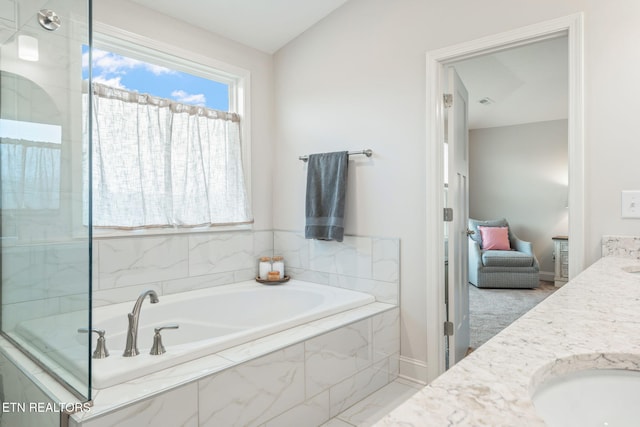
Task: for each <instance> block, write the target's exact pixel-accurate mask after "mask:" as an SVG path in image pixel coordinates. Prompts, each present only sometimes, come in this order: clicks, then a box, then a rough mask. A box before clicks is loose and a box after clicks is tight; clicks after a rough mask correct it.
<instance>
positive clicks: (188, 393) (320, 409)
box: [72, 307, 400, 427]
mask: <svg viewBox="0 0 640 427" xmlns="http://www.w3.org/2000/svg"><path fill="white" fill-rule="evenodd" d="M398 312H399V310H398V308H397V307H396V308H393V309H391V310H388V311H385V312H382V313H379V314H376V315H373V316H371V317H368V318H365V319H363V320H358V321H356V322H354V323H350V324H347V325H344V326H343V327H341V328H338V329H335V330H332V331H330V332H327V333H324V334H321V335H319V336H316V337H313V338H309V339H307V340H305V341H303V342H299V343H294V344H292V345H289V346H287V347H285V348H283V349H280V350H277V351H274V352H271V353H269V354H266V355H264V356H261V357H258V358H255V359H251V360H247V361H245V362H244V363H241V364H239V365H236V366H233V367H230V368H228V369H226V370H223V371H221V372H218V373H215V374H213V375H210V376H207V377H204V378H201V379H199V380H197V381H194V382H191V383H188V384H183V385H181V386H179V387H177V388H174V389H171V390H169V391H168V392H166V393H162V394H160V395H157V396H155V397H152V398H149V399H146V400H143V401H140V402H136V403H134V404H132V405H129V406H126V407H124V408H121V409H119V410H115V411H112V412H109V413H106V414H102V415H99V416H95V417H93V418H91V417H89V418H86V417H85V418H83V419H82V420H81V421H79V422H78V421H74V423H73V424H72V425H76V426H78V427H102V426H110V425H118V426H125V427H127V426H131V427H133V426H138V425H151V424H153V423H155V422H156V421H158V420H161V421H163V422H166V420H169V419H170V420H172V424H171V425H184V426H201V427H207V426H223V425H224V426H232V425H243V426H261V427H273V426H285V425H296V426H297V425H305V426H319V425H321V424H323V423H325V422H327V421H328V420H329V419H330V418H332V417H334V416H335V415H337V414H338V413H340V412H342V411H343V410H344V409H346V408H348V407H350V406H351V405H353V404H354V403H356V402H358V401H360V400H361V399H363V398H364V397H366V396H368V395H370V394H371V393H373V392H375V391H376V390H378V389H380V388H382V387H384V386H385V385H387V384H388V383H390V382H392V381H394V380H395V379H396V378H397V376H398V357H399V349H400V338H399V329H400V328H399V316H398ZM103 391H104V390H103ZM99 398H100V396H98V399H99ZM163 425H164V424H163Z"/></svg>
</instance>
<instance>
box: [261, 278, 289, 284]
mask: <svg viewBox="0 0 640 427" xmlns="http://www.w3.org/2000/svg"><path fill="white" fill-rule="evenodd" d="M289 279H291V277H289V276H284V277H283V278H282V279H278V280H264V279H261V278H259V277H256V282H258V283H262V284H265V285H279V284H281V283H285V282H288V281H289Z"/></svg>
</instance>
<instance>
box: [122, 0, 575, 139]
mask: <svg viewBox="0 0 640 427" xmlns="http://www.w3.org/2000/svg"><path fill="white" fill-rule="evenodd" d="M131 1H133V2H135V3H138V4H140V5H143V6H145V7H147V8H150V9H154V10H156V11H158V12H160V13H163V14H166V15H169V16H172V17H174V18H176V19H180V20H182V21H185V22H188V23H189V24H191V25H194V26H197V27H201V28H203V29H206V30H208V31H210V32H213V33H216V34H219V35H221V36H223V37H225V38H228V39H231V40H234V41H237V42H239V43H242V44H244V45H247V46H250V47H253V48H255V49H258V50H261V51H263V52H266V53H274V52H276V51H277V50H278V49H280V48H282V47H283V46H284V45H286V44H287V43H289V42H290V41H291V40H293V39H295V38H296V37H298V36H299V35H300V34H302V33H303V32H304V31H306V30H307V29H309V28H310V27H312V26H314V25H315V24H317V23H318V22H319V21H321V20H322V19H323V18H325V17H326V16H327V15H329V14H330V13H331V12H333V11H334V10H335V9H337V8H339V7H340V6H342V5H343V4H344V3H346V2H347V1H348V0H304V1H301V0H259V1H258V0H207V1H202V0H180V1H175V0H131ZM425 53H426V52H425ZM567 55H568V51H567V39H566V37H562V38H555V39H550V40H545V41H541V42H538V43H534V44H530V45H526V46H521V47H517V48H513V49H510V50H505V51H501V52H496V53H493V54H490V55H486V56H481V57H477V58H472V59H468V60H465V61H461V62H458V63H456V64H455V67H456V70H457V71H458V74H460V77H461V78H462V80H463V81H464V83H465V85H466V87H467V90H468V91H469V97H470V99H469V122H470V128H471V129H476V128H486V127H496V126H507V125H513V124H520V123H529V122H537V121H546V120H558V119H566V118H567V116H568V112H567V105H568V104H567V102H568V60H567ZM484 98H489V99H490V100H491V102H490V103H488V104H486V103H485V104H481V103H480V102H479V101H480V100H481V99H484Z"/></svg>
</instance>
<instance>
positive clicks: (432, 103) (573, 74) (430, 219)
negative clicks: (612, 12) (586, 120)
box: [427, 14, 585, 381]
mask: <svg viewBox="0 0 640 427" xmlns="http://www.w3.org/2000/svg"><path fill="white" fill-rule="evenodd" d="M582 22H583V17H582V14H576V15H571V16H568V17H564V18H559V19H556V20H552V21H548V22H543V23H540V24H535V25H532V26H528V27H524V28H520V29H517V30H514V31H510V32H507V33H501V34H498V35H495V36H490V37H485V38H483V39H479V40H474V41H472V42H468V43H463V44H460V45H456V46H451V47H447V48H443V49H439V50H437V51H432V52H429V53H428V54H427V129H428V135H427V153H428V156H429V157H428V160H427V169H428V171H429V173H428V182H427V190H428V197H427V199H428V200H427V202H428V203H427V204H428V206H429V209H428V212H427V233H428V234H427V272H428V274H427V288H428V289H427V295H428V297H427V298H428V300H427V314H428V324H427V334H428V337H427V341H428V354H427V356H428V362H429V363H428V364H427V365H428V377H429V378H428V380H429V381H430V380H432V379H434V378H435V377H436V376H438V375H439V374H441V373H442V372H444V370H445V346H446V342H445V337H444V334H443V327H442V325H443V324H444V322H445V321H446V306H445V303H444V301H445V299H444V298H445V290H444V287H443V286H442V285H441V284H442V283H443V282H444V275H445V271H444V270H445V268H444V232H443V227H442V214H443V207H444V200H443V199H444V196H443V191H442V188H443V187H444V182H443V175H444V165H443V156H444V154H443V146H444V144H443V141H444V132H443V129H444V113H443V105H442V94H443V93H444V91H443V86H442V84H443V83H442V82H443V76H444V73H445V69H446V67H447V66H448V65H450V64H452V63H454V62H457V61H461V60H463V59H469V58H473V57H478V56H481V55H486V54H487V53H491V52H498V51H502V50H506V49H510V48H513V47H517V46H523V45H527V44H531V43H534V42H539V41H542V40H545V39H550V38H556V37H560V36H566V37H567V40H568V46H569V49H568V52H569V54H568V58H569V91H568V92H569V101H568V110H569V114H568V120H567V123H568V146H569V187H568V207H569V236H570V247H571V249H572V250H571V252H570V258H569V265H570V270H569V277H570V278H571V277H574V276H575V275H576V274H577V273H579V272H580V271H582V269H583V268H584V260H585V256H584V245H583V240H584V232H583V226H584V209H583V203H584V179H583V159H584V144H583V110H584V107H583V60H582V57H583V53H582V50H583V49H582V45H583V40H582V38H583V37H582ZM449 197H451V195H449ZM454 215H455V213H454ZM452 249H453V250H456V251H457V250H467V249H466V247H465V248H451V247H450V248H449V250H450V251H451V250H452ZM449 289H450V290H451V288H449ZM449 341H451V337H449Z"/></svg>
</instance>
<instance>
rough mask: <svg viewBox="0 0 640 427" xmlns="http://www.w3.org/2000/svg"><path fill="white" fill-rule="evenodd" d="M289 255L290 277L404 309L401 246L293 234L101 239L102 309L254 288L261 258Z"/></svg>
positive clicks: (97, 276)
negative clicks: (150, 297)
mask: <svg viewBox="0 0 640 427" xmlns="http://www.w3.org/2000/svg"><path fill="white" fill-rule="evenodd" d="M272 255H283V256H284V259H285V269H286V274H287V275H290V276H292V277H295V278H297V279H300V280H305V281H308V282H314V283H320V284H325V285H331V286H337V287H341V288H347V289H353V290H357V291H361V292H366V293H370V294H373V295H374V296H375V297H376V300H377V301H380V302H385V303H390V304H396V305H397V304H398V294H399V282H400V267H399V266H400V242H399V240H398V239H391V238H375V237H358V236H345V239H344V241H343V242H341V243H338V242H324V241H317V240H306V239H305V238H304V235H303V234H302V233H300V232H293V231H280V230H278V231H271V230H268V231H249V230H247V231H237V232H220V233H202V234H193V235H184V234H183V235H167V236H144V237H142V236H137V237H123V238H102V239H97V240H96V241H95V244H94V263H93V301H94V306H101V305H107V304H113V303H118V302H123V301H129V300H133V299H135V298H136V296H137V295H138V294H139V293H140V292H142V291H143V290H145V289H154V290H155V291H156V292H158V294H159V295H161V294H171V293H176V292H184V291H188V290H192V289H199V288H204V287H210V286H217V285H224V284H230V283H236V282H241V281H244V280H250V279H252V278H254V277H255V276H256V273H257V264H258V258H260V257H261V256H272Z"/></svg>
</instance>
